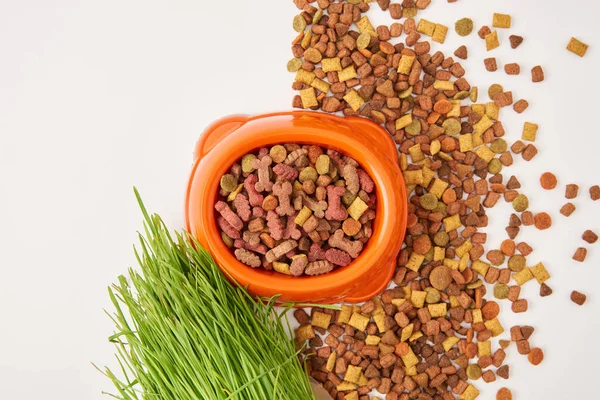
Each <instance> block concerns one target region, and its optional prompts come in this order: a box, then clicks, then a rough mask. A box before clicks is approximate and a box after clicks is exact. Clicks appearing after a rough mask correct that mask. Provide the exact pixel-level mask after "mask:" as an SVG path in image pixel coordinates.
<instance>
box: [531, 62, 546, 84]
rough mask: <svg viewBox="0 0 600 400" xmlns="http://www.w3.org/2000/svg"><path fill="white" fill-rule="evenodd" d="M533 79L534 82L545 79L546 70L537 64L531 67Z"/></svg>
mask: <svg viewBox="0 0 600 400" xmlns="http://www.w3.org/2000/svg"><path fill="white" fill-rule="evenodd" d="M531 80H532V81H533V82H536V83H537V82H542V81H543V80H544V70H543V69H542V67H541V66H539V65H537V66H535V67H533V68H532V69H531Z"/></svg>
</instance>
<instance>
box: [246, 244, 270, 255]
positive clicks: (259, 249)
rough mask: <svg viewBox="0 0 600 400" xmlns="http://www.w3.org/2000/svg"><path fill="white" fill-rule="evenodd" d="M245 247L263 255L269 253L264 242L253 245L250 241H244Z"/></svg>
mask: <svg viewBox="0 0 600 400" xmlns="http://www.w3.org/2000/svg"><path fill="white" fill-rule="evenodd" d="M244 248H245V249H246V250H248V251H253V252H255V253H259V254H263V255H264V254H266V253H267V246H265V245H264V244H257V245H251V244H250V243H244Z"/></svg>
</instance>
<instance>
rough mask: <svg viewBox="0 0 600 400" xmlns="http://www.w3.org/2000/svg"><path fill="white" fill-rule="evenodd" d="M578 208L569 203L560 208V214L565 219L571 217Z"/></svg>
mask: <svg viewBox="0 0 600 400" xmlns="http://www.w3.org/2000/svg"><path fill="white" fill-rule="evenodd" d="M575 209H576V207H575V204H573V203H567V204H565V205H564V206H562V207H561V208H560V213H561V214H562V215H564V216H565V217H568V216H570V215H571V214H573V212H574V211H575Z"/></svg>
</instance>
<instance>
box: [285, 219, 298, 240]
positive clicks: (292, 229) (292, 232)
mask: <svg viewBox="0 0 600 400" xmlns="http://www.w3.org/2000/svg"><path fill="white" fill-rule="evenodd" d="M301 237H302V232H301V231H300V230H299V229H298V227H297V225H296V222H295V221H294V217H287V226H286V228H285V232H284V233H283V238H284V239H290V238H291V239H294V240H298V239H300V238H301Z"/></svg>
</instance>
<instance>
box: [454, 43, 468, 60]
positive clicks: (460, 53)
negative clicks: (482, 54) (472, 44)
mask: <svg viewBox="0 0 600 400" xmlns="http://www.w3.org/2000/svg"><path fill="white" fill-rule="evenodd" d="M454 55H455V56H456V57H458V58H460V59H461V60H466V59H467V58H468V57H469V51H468V50H467V46H465V45H462V46H460V47H459V48H458V49H456V51H455V52H454Z"/></svg>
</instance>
